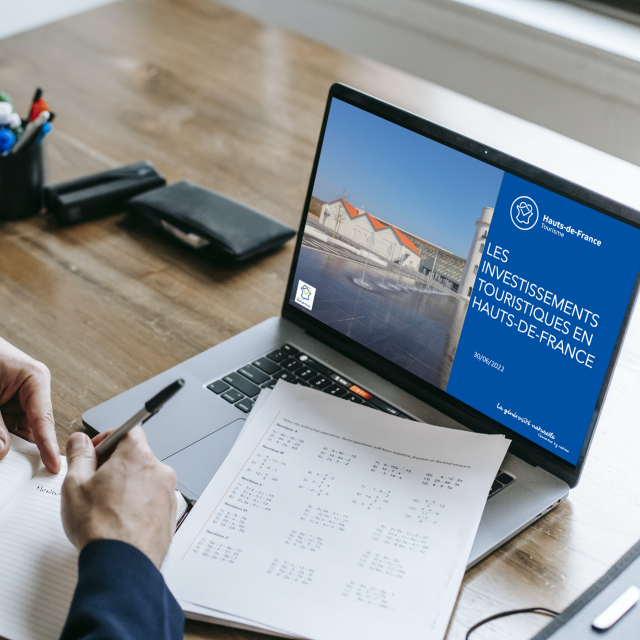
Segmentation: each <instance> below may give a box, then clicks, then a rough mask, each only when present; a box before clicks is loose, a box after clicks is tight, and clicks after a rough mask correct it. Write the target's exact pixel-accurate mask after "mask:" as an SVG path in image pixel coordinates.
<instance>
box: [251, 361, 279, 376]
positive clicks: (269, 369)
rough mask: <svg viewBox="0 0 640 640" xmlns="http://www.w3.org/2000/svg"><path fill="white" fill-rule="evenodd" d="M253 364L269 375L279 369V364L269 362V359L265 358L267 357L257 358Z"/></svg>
mask: <svg viewBox="0 0 640 640" xmlns="http://www.w3.org/2000/svg"><path fill="white" fill-rule="evenodd" d="M253 365H254V366H255V367H258V369H260V370H261V371H264V372H265V373H268V374H269V375H270V376H271V375H273V374H274V373H275V372H276V371H279V370H280V366H279V365H277V364H276V363H275V362H271V360H267V358H258V359H257V360H256V361H255V362H254V363H253Z"/></svg>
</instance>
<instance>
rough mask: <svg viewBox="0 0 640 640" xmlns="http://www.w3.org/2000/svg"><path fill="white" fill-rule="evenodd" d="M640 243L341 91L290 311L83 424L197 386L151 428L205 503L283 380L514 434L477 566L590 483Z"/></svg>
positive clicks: (290, 288) (308, 210) (603, 205)
mask: <svg viewBox="0 0 640 640" xmlns="http://www.w3.org/2000/svg"><path fill="white" fill-rule="evenodd" d="M638 246H640V214H639V213H638V212H637V211H635V210H632V209H629V208H627V207H625V206H622V205H620V204H618V203H616V202H613V201H611V200H609V199H607V198H605V197H603V196H601V195H598V194H596V193H593V192H591V191H589V190H587V189H585V188H583V187H580V186H577V185H575V184H572V183H570V182H568V181H566V180H564V179H562V178H559V177H558V176H555V175H552V174H550V173H547V172H545V171H543V170H541V169H539V168H537V167H534V166H531V165H529V164H527V163H525V162H522V161H520V160H518V159H516V158H513V157H510V156H508V155H506V154H504V153H501V152H500V151H497V150H496V149H492V148H488V147H486V146H484V145H482V144H480V143H479V142H476V141H474V140H471V139H469V138H466V137H464V136H461V135H459V134H457V133H455V132H453V131H450V130H447V129H445V128H443V127H441V126H439V125H436V124H434V123H432V122H429V121H427V120H424V119H423V118H420V117H418V116H416V115H413V114H411V113H408V112H406V111H404V110H402V109H399V108H397V107H394V106H392V105H390V104H387V103H385V102H382V101H380V100H377V99H375V98H373V97H371V96H368V95H365V94H363V93H360V92H358V91H356V90H354V89H352V88H349V87H346V86H344V85H340V84H336V85H334V86H333V87H332V88H331V90H330V92H329V97H328V102H327V107H326V111H325V115H324V120H323V124H322V131H321V134H320V140H319V143H318V148H317V152H316V157H315V161H314V165H313V170H312V173H311V179H310V182H309V188H308V192H307V197H306V201H305V204H304V210H303V215H302V221H301V224H300V231H299V234H298V238H297V244H296V249H295V254H294V258H293V263H292V265H291V272H290V276H289V281H288V285H287V290H286V294H285V299H284V304H283V307H282V315H281V316H280V317H274V318H270V319H269V320H266V321H265V322H262V323H261V324H259V325H257V326H255V327H253V328H252V329H249V330H247V331H244V332H242V333H241V334H239V335H237V336H235V337H234V338H231V339H230V340H227V341H225V342H223V343H221V344H218V345H217V346H215V347H213V348H211V349H209V350H207V351H205V352H204V353H201V354H200V355H197V356H195V357H194V358H191V359H190V360H187V361H186V362H183V363H182V364H179V365H177V366H176V367H173V368H172V369H169V370H168V371H165V372H164V373H162V374H160V375H158V376H156V377H154V378H152V379H151V380H148V381H147V382H145V383H143V384H140V385H138V386H137V387H135V388H133V389H130V390H129V391H127V392H125V393H122V394H121V395H119V396H117V397H115V398H113V399H111V400H109V401H107V402H105V403H103V404H101V405H99V406H97V407H95V408H93V409H91V410H90V411H88V412H86V413H85V414H84V416H83V421H84V423H85V425H86V426H88V427H91V428H93V429H95V430H96V431H98V432H103V431H105V430H107V429H110V428H113V427H114V426H116V425H119V424H120V423H122V422H124V421H125V420H126V419H128V418H129V417H130V416H131V415H133V414H134V413H135V412H136V411H137V410H138V409H139V408H140V407H141V406H142V404H143V403H144V402H145V401H146V400H147V399H148V398H150V397H151V396H153V395H154V394H155V393H156V392H157V391H158V390H160V389H161V388H162V387H164V386H165V385H167V384H168V383H170V382H171V381H173V380H175V379H176V378H184V380H185V381H186V385H185V388H184V389H183V390H182V391H181V393H180V394H178V395H177V396H176V398H175V399H174V400H173V401H172V402H171V403H169V404H168V405H167V406H166V408H165V409H164V410H163V411H162V412H160V413H159V414H158V415H157V416H155V417H154V418H153V419H151V420H149V421H148V422H147V423H146V424H145V426H144V428H145V431H146V434H147V437H148V440H149V443H150V445H151V448H152V449H153V451H154V453H155V454H156V456H157V457H158V458H160V459H161V460H163V461H164V462H165V463H167V464H169V465H171V466H172V467H173V468H174V469H175V471H176V473H177V477H178V488H179V489H180V491H182V493H183V494H184V495H185V496H187V497H189V498H191V499H194V500H197V498H198V496H199V495H200V494H201V493H202V491H203V490H204V489H205V487H206V486H207V484H208V483H209V481H210V480H211V478H212V477H213V475H214V474H215V472H216V470H217V469H218V468H219V466H220V464H221V463H222V462H223V460H224V458H225V456H226V455H227V453H228V452H229V450H230V449H231V447H232V446H233V444H234V441H235V439H236V437H237V435H238V433H239V431H240V429H241V428H242V425H243V424H244V421H245V419H246V417H247V415H248V413H249V412H250V411H251V409H252V407H253V405H254V402H255V400H256V398H257V396H258V394H259V393H260V390H261V389H263V388H272V387H273V386H274V385H275V384H276V383H277V381H278V380H283V381H286V382H288V383H290V384H294V385H296V384H297V385H303V386H308V387H312V388H314V389H317V391H318V393H326V394H331V395H334V396H337V397H339V398H342V399H343V400H344V402H354V403H357V404H361V405H363V407H368V408H369V409H370V410H377V411H384V412H387V413H389V414H391V415H395V416H399V417H400V418H403V419H406V420H417V421H423V422H427V423H431V424H435V425H441V426H444V427H449V428H452V429H470V430H473V431H477V432H484V433H500V434H504V435H505V436H506V437H508V438H510V439H511V440H512V444H511V447H510V450H509V453H508V455H507V457H506V459H505V461H504V463H503V466H502V468H501V469H500V472H499V473H498V475H497V477H496V479H495V482H494V483H493V487H492V489H491V492H490V494H489V496H488V499H487V504H486V508H485V511H484V515H483V518H482V522H481V524H480V529H479V531H478V535H477V538H476V541H475V545H474V547H473V550H472V553H471V557H470V565H472V564H474V563H476V562H478V561H479V560H481V559H482V558H484V557H485V556H487V555H488V554H489V553H491V552H492V551H493V550H494V549H496V548H497V547H498V546H499V545H501V544H502V543H504V542H505V541H507V540H509V539H510V538H511V537H513V536H514V535H516V534H517V533H518V532H519V531H521V530H522V529H524V528H525V527H527V526H528V525H530V524H531V523H532V522H534V521H535V520H537V519H538V518H540V517H542V516H543V515H544V514H545V513H547V512H548V511H549V510H551V509H553V508H554V507H555V506H556V505H558V504H559V503H560V502H561V501H562V500H563V499H564V498H565V497H566V496H567V494H568V492H569V490H570V488H572V487H574V486H576V485H577V483H578V481H579V479H580V475H581V473H582V470H583V468H584V465H585V462H586V458H587V453H588V451H589V445H590V443H591V440H592V438H593V434H594V430H595V428H596V424H597V422H598V417H599V415H600V411H601V409H602V405H603V402H604V400H605V396H606V392H607V388H608V386H609V382H610V380H611V376H612V372H613V370H614V366H615V362H616V358H617V356H618V353H619V351H620V346H621V343H622V340H623V336H624V333H625V329H626V327H627V323H628V320H629V317H630V314H631V312H632V309H633V305H634V302H635V299H636V295H637V290H638V272H639V267H640V251H638ZM362 419H363V420H366V412H363V417H362Z"/></svg>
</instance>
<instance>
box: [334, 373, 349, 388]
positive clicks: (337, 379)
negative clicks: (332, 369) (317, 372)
mask: <svg viewBox="0 0 640 640" xmlns="http://www.w3.org/2000/svg"><path fill="white" fill-rule="evenodd" d="M329 377H330V378H331V379H332V380H334V381H335V382H337V383H338V384H341V385H342V386H343V387H347V389H348V388H349V387H350V386H351V385H352V384H353V383H352V382H349V381H348V380H347V379H346V378H343V377H342V376H341V375H340V374H338V373H332V374H331V375H330V376H329Z"/></svg>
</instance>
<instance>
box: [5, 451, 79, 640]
mask: <svg viewBox="0 0 640 640" xmlns="http://www.w3.org/2000/svg"><path fill="white" fill-rule="evenodd" d="M66 473H67V459H66V458H65V457H64V456H63V457H62V458H61V470H60V473H59V474H57V475H52V474H51V473H50V472H48V471H47V470H46V469H44V467H43V468H42V469H41V470H40V471H38V473H37V474H36V475H35V476H34V477H33V478H32V479H31V480H30V481H29V482H28V483H27V484H26V486H25V487H24V488H23V489H22V491H21V492H20V493H19V494H18V496H17V498H16V499H15V500H14V502H12V503H11V505H10V506H9V507H8V508H7V509H6V511H4V512H3V513H2V514H0V550H1V551H0V552H1V553H2V557H1V559H0V636H4V637H6V638H10V639H11V640H49V639H50V640H57V639H58V638H59V636H60V633H61V631H62V628H63V626H64V622H65V620H66V617H67V612H68V611H69V605H70V604H71V599H72V597H73V592H74V589H75V585H76V582H77V561H78V553H77V551H76V549H75V547H74V546H73V545H72V544H71V543H70V542H69V540H68V539H67V536H66V535H65V533H64V530H63V528H62V520H61V518H60V490H61V487H62V482H63V480H64V478H65V475H66Z"/></svg>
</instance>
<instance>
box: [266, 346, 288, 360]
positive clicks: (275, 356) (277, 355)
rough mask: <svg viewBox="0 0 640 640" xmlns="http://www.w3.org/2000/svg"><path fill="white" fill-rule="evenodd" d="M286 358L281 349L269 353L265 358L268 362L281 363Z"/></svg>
mask: <svg viewBox="0 0 640 640" xmlns="http://www.w3.org/2000/svg"><path fill="white" fill-rule="evenodd" d="M287 357H288V356H287V354H286V353H285V352H284V351H282V350H281V349H276V350H275V351H272V352H271V353H267V358H269V360H273V361H274V362H281V361H282V360H284V359H285V358H287Z"/></svg>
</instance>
